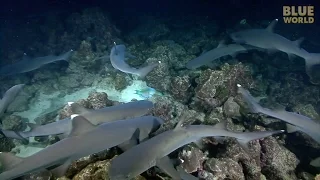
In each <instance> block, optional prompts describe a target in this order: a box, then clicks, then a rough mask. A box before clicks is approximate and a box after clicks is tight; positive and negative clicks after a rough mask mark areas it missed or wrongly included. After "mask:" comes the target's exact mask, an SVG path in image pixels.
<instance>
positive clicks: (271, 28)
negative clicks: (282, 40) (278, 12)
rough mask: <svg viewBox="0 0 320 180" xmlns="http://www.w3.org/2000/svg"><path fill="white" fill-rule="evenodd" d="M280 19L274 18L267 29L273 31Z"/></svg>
mask: <svg viewBox="0 0 320 180" xmlns="http://www.w3.org/2000/svg"><path fill="white" fill-rule="evenodd" d="M278 21H279V20H278V19H275V20H273V21H272V22H271V23H270V24H269V26H268V27H267V28H266V30H267V31H270V32H273V31H274V27H275V25H276V24H277V23H278Z"/></svg>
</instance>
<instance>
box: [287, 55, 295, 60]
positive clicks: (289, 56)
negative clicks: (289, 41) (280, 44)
mask: <svg viewBox="0 0 320 180" xmlns="http://www.w3.org/2000/svg"><path fill="white" fill-rule="evenodd" d="M295 57H296V55H294V54H288V58H289V60H290V61H292V60H293V59H294V58H295Z"/></svg>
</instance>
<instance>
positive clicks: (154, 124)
mask: <svg viewBox="0 0 320 180" xmlns="http://www.w3.org/2000/svg"><path fill="white" fill-rule="evenodd" d="M277 22H278V19H275V20H273V21H272V22H271V23H270V24H269V26H268V27H267V28H265V29H247V30H244V31H239V32H234V33H231V34H229V35H228V38H229V39H231V40H232V43H231V44H226V43H225V41H221V43H220V44H219V45H218V47H216V48H215V49H212V50H210V51H207V52H205V53H203V54H201V55H200V56H199V57H197V58H195V59H192V60H191V61H189V62H188V63H187V64H186V69H188V70H195V69H197V68H199V67H201V66H204V65H208V64H210V63H211V62H212V61H214V60H215V59H218V58H221V57H223V56H228V55H232V56H235V55H237V54H238V53H242V52H247V51H252V50H258V51H262V52H267V51H281V52H284V53H287V54H288V56H289V57H290V58H293V57H294V56H299V57H301V58H303V59H304V60H305V72H306V74H307V75H308V76H309V77H310V81H311V82H313V78H312V73H311V69H312V67H313V66H315V65H319V64H320V53H319V54H318V53H309V52H307V51H306V50H304V49H302V48H301V47H300V44H301V43H302V40H303V39H298V40H295V41H291V40H289V39H286V38H285V37H283V36H281V35H279V34H276V33H274V28H275V26H276V24H277ZM72 55H73V50H69V51H67V52H65V53H62V54H60V55H58V56H54V55H49V56H45V57H34V58H31V57H27V56H25V57H23V58H22V60H20V61H18V62H17V63H15V64H11V65H7V66H3V67H1V68H0V76H1V77H6V76H12V75H15V74H22V73H26V72H30V71H33V70H35V69H39V68H41V67H42V66H44V65H46V64H49V63H53V62H57V61H68V60H69V59H70V57H71V56H72ZM293 55H294V56H293ZM103 58H105V59H106V58H109V59H110V62H111V64H112V66H113V68H115V69H116V70H118V71H120V72H119V73H126V74H131V75H134V76H137V77H139V78H141V79H144V78H145V77H146V76H147V75H148V74H149V73H150V72H152V71H153V70H154V69H155V68H157V67H158V66H159V65H160V64H161V62H157V63H149V65H147V66H145V67H141V68H135V67H131V66H130V65H129V64H128V63H127V60H128V59H130V58H135V56H134V55H132V54H131V53H130V52H128V50H127V49H126V46H125V45H124V44H116V43H114V44H113V47H112V49H111V50H110V54H109V55H107V56H104V57H103ZM24 86H25V84H17V85H15V86H13V87H11V88H10V89H8V90H7V91H6V92H5V93H4V95H3V98H2V99H1V101H0V117H1V116H3V114H4V113H5V112H6V109H7V108H8V106H9V105H10V104H11V103H12V102H13V101H14V100H15V99H16V97H17V96H18V94H19V93H21V92H22V91H23V88H24ZM236 88H237V94H238V95H239V96H241V98H242V99H243V101H244V102H245V103H246V105H247V107H248V109H249V110H250V111H251V113H254V114H257V115H260V116H268V117H272V118H275V119H278V120H281V122H282V123H284V124H286V129H274V130H265V131H254V132H248V131H246V132H233V131H230V130H228V129H227V126H226V122H224V121H222V122H219V123H218V124H215V125H207V124H186V122H188V118H187V117H186V116H185V115H184V114H183V113H182V114H181V115H179V119H180V120H179V122H178V123H177V124H176V125H175V127H174V128H173V129H169V130H165V131H164V132H161V133H158V134H157V135H153V134H154V133H155V132H156V131H157V130H158V129H159V128H160V127H161V126H162V125H163V124H164V123H165V121H164V120H163V119H162V118H161V117H157V116H155V115H153V114H150V112H151V110H152V109H153V108H154V103H153V102H152V101H149V100H138V101H132V102H128V103H123V104H119V105H114V106H108V107H104V108H101V109H95V110H92V109H87V108H85V107H83V106H81V105H80V104H78V103H76V102H68V104H67V105H68V106H69V107H70V108H71V110H72V113H73V114H72V115H71V116H70V117H67V118H64V119H62V120H59V121H55V122H52V123H49V124H45V125H36V124H32V123H28V127H30V130H28V131H13V130H4V129H3V130H1V133H2V134H3V135H4V136H5V137H7V138H12V139H19V140H23V141H24V142H26V143H28V141H29V138H30V137H37V136H50V135H58V136H59V138H60V140H59V141H57V142H55V143H53V144H51V145H49V146H47V147H45V148H44V149H42V150H40V151H39V152H36V153H34V154H32V155H31V156H28V157H24V158H22V157H18V156H16V155H15V154H13V153H11V152H1V153H0V163H1V164H2V172H1V173H0V180H12V179H15V178H19V177H22V176H24V175H27V174H29V173H34V172H38V171H41V170H44V169H46V170H48V171H50V172H51V173H52V174H53V176H54V177H62V176H63V175H64V174H65V173H66V171H67V170H68V168H69V166H70V164H71V163H72V162H73V161H75V160H78V159H80V158H82V157H85V156H89V155H91V154H95V153H99V152H102V151H104V150H107V149H110V148H112V147H118V148H119V149H121V151H122V153H121V154H119V155H118V156H116V157H115V158H114V159H113V160H112V161H111V164H110V169H109V174H108V176H109V178H110V180H130V179H133V178H135V177H136V176H138V175H141V174H142V173H144V172H146V171H147V170H148V169H150V168H152V167H157V168H159V169H160V170H161V171H162V172H164V173H165V174H166V175H167V176H169V177H171V178H172V179H174V180H196V179H199V177H197V176H195V175H194V174H189V173H187V172H186V171H185V170H184V169H181V168H180V167H178V166H177V165H176V163H173V160H172V159H170V154H172V153H174V152H176V151H177V150H178V149H180V148H181V147H183V146H185V145H188V144H191V143H194V144H195V145H199V144H198V142H199V140H201V139H203V138H208V137H217V138H221V137H222V138H233V139H235V140H236V142H237V143H238V145H239V146H240V147H241V148H242V149H243V150H244V151H245V152H247V153H248V154H249V156H250V146H249V142H251V141H254V140H258V139H263V138H266V137H269V136H278V135H279V134H284V133H293V132H296V131H300V132H302V133H305V134H306V135H308V136H310V137H311V138H312V139H313V140H314V141H315V142H317V143H320V131H319V130H320V123H319V122H318V121H316V120H314V119H311V118H309V117H306V116H303V115H301V114H297V113H295V112H289V111H286V110H271V109H268V108H264V107H262V106H261V105H260V104H259V101H257V99H256V98H255V97H253V96H252V95H251V93H250V92H249V89H245V88H244V86H243V85H241V84H237V87H236ZM77 100H78V99H75V101H77ZM221 143H222V142H221ZM88 147H90V148H88ZM199 147H200V145H199ZM310 163H311V164H312V165H313V166H317V167H320V158H318V159H315V160H313V161H312V162H310Z"/></svg>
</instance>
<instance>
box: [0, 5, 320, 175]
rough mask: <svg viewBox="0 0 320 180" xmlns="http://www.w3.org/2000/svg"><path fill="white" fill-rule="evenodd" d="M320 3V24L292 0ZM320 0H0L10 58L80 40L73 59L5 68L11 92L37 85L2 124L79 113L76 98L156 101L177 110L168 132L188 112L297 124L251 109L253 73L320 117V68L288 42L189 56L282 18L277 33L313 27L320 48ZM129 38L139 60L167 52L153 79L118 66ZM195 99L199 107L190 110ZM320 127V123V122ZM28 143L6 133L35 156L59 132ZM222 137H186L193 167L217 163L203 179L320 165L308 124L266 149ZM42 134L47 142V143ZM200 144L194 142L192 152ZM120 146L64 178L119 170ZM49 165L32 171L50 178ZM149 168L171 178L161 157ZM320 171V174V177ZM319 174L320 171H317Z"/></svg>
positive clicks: (273, 103)
mask: <svg viewBox="0 0 320 180" xmlns="http://www.w3.org/2000/svg"><path fill="white" fill-rule="evenodd" d="M284 5H289V6H291V5H292V6H303V5H312V6H314V9H315V14H314V19H315V21H314V23H312V24H286V23H284V22H283V6H284ZM319 10H320V3H319V1H315V0H314V1H312V0H310V1H302V0H292V1H266V0H256V1H254V0H251V1H236V0H225V1H214V0H184V1H183V0H176V1H174V0H171V1H170V0H161V1H159V0H155V1H151V0H149V1H146V0H137V1H134V0H132V1H129V0H113V1H111V0H105V1H90V2H89V1H63V0H52V1H40V0H39V1H10V2H9V1H6V2H1V6H0V67H4V66H5V65H8V64H15V63H17V62H19V61H20V60H22V59H23V57H24V56H26V55H27V56H28V57H43V56H47V55H60V54H62V53H65V52H68V51H70V50H73V54H72V56H71V57H70V59H69V60H68V61H67V62H66V61H57V62H53V63H47V64H44V65H43V66H41V67H40V68H37V69H35V70H32V71H29V72H24V73H17V74H14V75H10V76H6V75H4V74H1V73H0V82H1V86H0V94H1V95H3V94H4V93H5V92H6V91H7V90H8V89H9V88H10V87H12V86H14V85H16V84H25V87H24V89H23V93H20V94H19V95H18V96H17V97H16V98H15V100H14V101H13V102H12V103H11V104H10V105H9V106H8V108H7V109H6V112H5V113H4V115H2V116H1V117H0V118H1V129H6V130H14V131H24V130H27V129H28V126H27V123H36V124H39V125H43V124H47V123H50V122H54V121H56V120H59V119H63V118H65V117H68V116H70V115H71V114H72V113H71V112H70V109H69V108H68V106H66V104H67V102H70V101H73V102H78V103H80V104H81V105H83V106H85V107H86V108H90V109H100V108H102V107H105V106H112V105H117V104H119V103H126V102H130V101H131V100H150V101H152V102H154V104H155V107H154V109H153V110H152V112H151V114H152V115H154V116H158V117H161V118H162V119H163V120H165V125H164V126H163V127H162V129H161V130H160V131H165V130H168V129H172V128H173V127H174V125H175V124H176V123H177V122H178V116H179V115H180V114H181V113H186V114H187V116H188V117H189V118H191V117H192V118H191V119H192V121H190V122H188V123H190V124H191V123H204V124H215V123H217V122H219V120H226V121H227V122H228V129H229V130H232V131H236V132H245V131H258V130H266V129H267V130H271V129H285V125H284V123H283V122H282V121H280V120H275V119H271V118H268V117H266V116H259V115H257V114H252V113H248V112H247V111H244V110H243V108H242V103H241V102H239V101H241V100H239V97H238V94H237V89H236V85H237V84H241V85H242V86H244V87H245V88H246V89H248V90H250V92H251V93H252V94H253V95H254V96H256V97H259V98H260V97H261V99H262V100H261V104H263V106H264V107H268V108H272V109H278V108H281V109H285V110H287V111H291V112H297V113H299V114H302V115H305V116H307V117H310V118H311V119H315V120H319V121H320V116H319V114H320V85H319V84H320V73H319V67H320V66H319V67H318V66H315V68H314V69H313V70H314V72H313V73H314V79H313V81H312V82H310V79H309V78H310V77H308V75H307V74H306V70H305V64H304V63H305V62H304V60H303V59H302V58H300V57H295V58H294V59H289V58H288V56H287V54H285V53H283V52H264V51H248V52H245V53H241V54H237V55H236V56H235V55H234V54H230V55H232V56H224V57H222V58H219V59H215V60H213V61H212V62H210V63H208V64H206V65H205V66H201V67H200V68H197V69H192V70H191V69H188V68H186V64H187V63H188V62H189V61H190V60H192V59H194V58H196V57H198V56H200V55H202V54H204V53H206V52H208V51H210V50H211V49H214V48H216V47H217V46H218V44H219V42H220V41H221V40H223V39H225V37H227V36H228V35H229V34H230V33H233V32H236V31H240V30H245V29H250V28H266V27H267V26H268V25H269V24H270V22H271V21H272V20H274V19H276V18H278V19H279V22H278V24H277V25H276V27H275V33H277V34H280V35H281V36H284V37H285V38H287V39H289V40H292V41H294V40H297V39H299V38H300V37H304V38H305V40H304V41H303V43H302V46H301V47H302V48H304V49H306V50H307V51H308V52H312V53H320V13H319ZM114 43H116V44H124V45H126V47H127V49H128V50H129V51H130V53H131V54H132V55H134V56H135V58H131V59H128V60H127V63H128V64H129V65H130V66H132V67H135V68H139V67H143V66H146V65H147V64H151V63H157V62H161V63H160V64H159V65H158V66H157V67H156V68H155V69H153V70H152V71H151V72H150V73H149V74H148V75H147V76H146V77H145V78H139V77H136V76H134V75H131V74H128V73H124V72H121V71H119V70H117V69H115V68H113V66H112V64H111V63H110V60H109V58H108V56H109V54H110V50H111V48H112V47H113V46H114ZM186 109H187V110H186ZM319 133H320V129H319ZM30 141H31V142H41V143H40V144H41V146H39V145H38V144H37V145H32V143H30V144H29V145H26V144H24V143H23V142H21V141H19V140H12V139H10V138H7V137H5V136H1V135H0V152H9V151H11V152H13V153H15V154H16V155H18V156H20V157H27V156H30V155H31V154H34V153H36V152H38V151H40V150H42V149H43V148H44V147H45V146H46V145H49V144H53V143H54V142H56V141H57V137H55V136H52V137H51V136H50V137H49V138H46V137H36V138H34V139H32V140H30ZM207 141H208V143H209V144H210V143H212V144H214V145H215V148H210V149H206V150H203V149H199V148H197V147H195V146H191V145H188V146H184V147H182V148H181V149H179V150H178V151H176V152H175V155H173V156H176V157H178V158H180V159H184V162H185V163H184V164H183V167H184V169H185V170H186V171H187V172H188V173H193V174H197V172H198V171H199V169H201V170H203V171H202V172H203V173H204V172H206V173H209V174H210V175H208V176H203V179H208V180H209V179H210V180H211V179H232V180H241V179H250V180H251V179H252V180H256V179H268V180H296V179H303V180H309V179H315V177H316V175H317V174H319V173H320V169H319V167H313V166H311V165H310V164H309V163H310V161H311V160H313V159H315V158H317V157H319V156H320V144H318V143H317V142H315V141H314V140H312V139H311V138H310V137H308V136H307V135H305V134H304V133H300V132H295V133H290V134H289V133H285V134H281V135H279V136H278V137H276V138H275V137H268V138H265V139H264V140H261V141H255V142H253V143H252V149H253V154H251V155H253V156H254V158H252V157H250V156H249V155H248V154H247V153H245V152H243V151H240V150H239V149H240V148H239V146H237V145H236V143H235V142H234V141H231V140H230V141H228V142H226V143H224V144H218V142H217V141H216V140H215V139H213V138H208V139H207ZM35 144H36V143H35ZM186 152H188V153H186ZM115 154H118V152H117V150H116V149H111V150H108V151H106V152H103V153H99V154H95V155H91V156H89V157H86V158H83V159H80V160H78V161H76V162H75V163H73V164H72V166H71V167H70V168H69V171H68V172H67V174H66V176H65V177H63V178H59V179H60V180H62V179H76V180H80V179H83V180H86V179H108V177H107V176H105V175H104V174H105V173H106V171H107V167H108V166H109V164H110V159H112V158H113V156H114V155H115ZM49 176H50V175H48V174H47V172H39V173H33V174H31V175H29V176H26V177H24V179H36V178H40V179H41V178H42V179H50V177H49ZM138 178H139V179H170V178H168V177H167V176H166V175H165V174H164V173H161V172H160V171H159V170H158V169H156V168H153V169H150V170H148V172H146V173H144V174H143V176H139V177H138ZM317 178H318V179H320V177H319V176H318V177H317ZM317 178H316V179H317Z"/></svg>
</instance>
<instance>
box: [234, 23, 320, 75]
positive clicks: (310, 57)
mask: <svg viewBox="0 0 320 180" xmlns="http://www.w3.org/2000/svg"><path fill="white" fill-rule="evenodd" d="M277 22H278V19H275V20H274V21H272V22H271V23H270V25H269V26H268V27H267V28H266V29H248V30H244V31H239V32H235V33H232V34H231V35H230V37H231V39H232V40H233V41H235V42H236V43H240V44H246V45H251V46H255V47H258V48H262V49H266V50H271V51H273V50H278V51H282V52H284V53H287V54H288V56H289V57H291V56H292V55H296V56H299V57H301V58H303V59H305V65H306V73H307V74H308V75H309V77H310V78H311V79H310V80H311V81H312V67H313V66H314V65H317V64H320V53H309V52H307V51H306V50H304V49H303V48H301V47H300V44H301V42H302V41H303V38H300V39H298V40H295V41H291V40H289V39H287V38H285V37H283V36H281V35H279V34H276V33H274V32H273V29H274V26H275V25H276V23H277Z"/></svg>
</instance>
